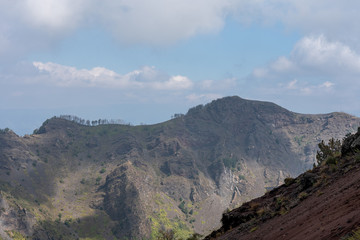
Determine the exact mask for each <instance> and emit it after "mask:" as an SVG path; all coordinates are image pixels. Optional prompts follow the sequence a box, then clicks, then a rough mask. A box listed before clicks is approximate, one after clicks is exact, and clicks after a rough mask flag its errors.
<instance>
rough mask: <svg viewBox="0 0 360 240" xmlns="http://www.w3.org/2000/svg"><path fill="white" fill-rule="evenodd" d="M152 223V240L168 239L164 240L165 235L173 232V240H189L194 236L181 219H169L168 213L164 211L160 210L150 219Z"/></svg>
mask: <svg viewBox="0 0 360 240" xmlns="http://www.w3.org/2000/svg"><path fill="white" fill-rule="evenodd" d="M150 222H151V230H152V231H151V239H152V240H158V239H166V238H162V237H163V233H164V232H165V233H170V232H172V233H173V235H171V236H173V238H170V239H187V238H189V237H190V236H191V235H192V231H191V230H190V229H189V228H188V227H187V226H186V224H185V223H184V222H183V221H181V220H180V219H179V218H175V219H169V217H168V215H167V212H166V211H165V210H164V209H160V210H159V211H158V212H156V213H155V214H153V216H152V217H150Z"/></svg>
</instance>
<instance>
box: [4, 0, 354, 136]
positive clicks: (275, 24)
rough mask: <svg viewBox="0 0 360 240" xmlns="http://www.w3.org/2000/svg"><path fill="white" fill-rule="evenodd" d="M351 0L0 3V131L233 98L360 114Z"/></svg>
mask: <svg viewBox="0 0 360 240" xmlns="http://www.w3.org/2000/svg"><path fill="white" fill-rule="evenodd" d="M358 9H360V2H358V1H353V0H350V1H346V3H345V2H344V1H335V0H327V1H325V0H318V1H316V2H314V1H310V0H302V1H300V0H293V1H288V0H287V1H285V0H266V1H265V0H258V1H245V0H192V1H189V0H171V1H169V0H150V1H149V0H122V1H115V0H102V1H100V0H86V1H85V0H72V1H70V0H63V1H57V0H48V1H41V0H20V1H7V0H0V89H1V90H2V94H1V95H0V114H1V115H0V128H5V127H9V128H11V129H13V130H14V131H15V132H16V133H18V134H20V135H23V134H25V133H31V132H32V131H33V130H34V129H35V128H38V127H39V126H40V125H41V123H42V122H43V121H44V120H46V119H47V118H50V117H52V116H54V115H60V114H73V115H77V116H79V117H82V118H85V119H90V120H92V119H99V118H108V119H110V118H112V119H123V120H124V121H126V122H131V123H133V124H140V123H149V124H150V123H157V122H161V121H165V120H168V119H169V118H170V117H171V115H172V114H174V113H186V111H187V109H188V108H190V107H192V106H195V105H198V104H204V103H208V102H210V101H212V100H214V99H217V98H220V97H224V96H229V95H238V96H240V97H243V98H247V99H254V100H265V101H272V102H275V103H277V104H279V105H281V106H283V107H285V108H287V109H289V110H291V111H295V112H302V113H325V112H333V111H344V112H348V113H350V114H353V115H356V116H360V104H358V102H359V100H360V97H359V94H358V92H359V90H360V83H359V79H360V44H359V43H358V42H359V41H358V39H359V37H360V29H359V28H358V26H357V23H358V22H359V21H360V16H359V14H358V11H357V10H358Z"/></svg>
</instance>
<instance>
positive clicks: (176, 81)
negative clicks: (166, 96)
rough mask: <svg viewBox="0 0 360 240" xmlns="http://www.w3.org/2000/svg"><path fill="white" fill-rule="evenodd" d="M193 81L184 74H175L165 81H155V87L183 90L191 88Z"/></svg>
mask: <svg viewBox="0 0 360 240" xmlns="http://www.w3.org/2000/svg"><path fill="white" fill-rule="evenodd" d="M192 86H193V82H192V81H191V80H190V79H189V78H187V77H184V76H180V75H178V76H173V77H171V78H170V79H169V80H167V81H165V82H154V84H153V87H154V88H155V89H160V90H183V89H190V88H192Z"/></svg>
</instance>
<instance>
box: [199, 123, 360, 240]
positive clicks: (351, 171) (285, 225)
mask: <svg viewBox="0 0 360 240" xmlns="http://www.w3.org/2000/svg"><path fill="white" fill-rule="evenodd" d="M359 196H360V128H359V131H358V132H357V133H356V134H354V135H352V136H349V137H348V138H346V140H345V141H344V144H343V146H342V149H341V155H340V154H334V155H333V156H329V157H327V158H324V159H323V162H322V163H321V164H320V165H319V166H318V167H316V168H314V169H312V170H308V171H306V172H305V173H303V174H301V175H300V176H299V177H297V178H295V179H293V178H287V179H286V180H285V184H284V185H282V186H280V187H278V188H276V189H274V190H272V191H270V192H268V193H266V194H265V195H264V196H262V197H260V198H257V199H254V200H252V201H250V202H247V203H244V204H243V205H242V206H241V207H239V208H237V209H234V210H233V211H231V212H228V213H225V214H224V215H223V217H222V223H223V225H222V227H221V228H220V229H219V230H217V231H214V232H213V233H212V234H211V235H209V236H208V237H206V238H205V239H207V240H210V239H219V240H220V239H226V240H231V239H242V240H248V239H266V240H279V239H292V240H312V239H319V240H322V239H323V240H332V239H342V240H355V239H359V237H360V207H359Z"/></svg>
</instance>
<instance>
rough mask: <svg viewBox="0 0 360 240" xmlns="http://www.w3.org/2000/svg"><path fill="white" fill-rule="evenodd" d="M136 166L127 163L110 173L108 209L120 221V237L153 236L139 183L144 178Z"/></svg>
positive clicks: (117, 234) (106, 195)
mask: <svg viewBox="0 0 360 240" xmlns="http://www.w3.org/2000/svg"><path fill="white" fill-rule="evenodd" d="M132 168H133V167H132V165H131V163H125V164H123V165H122V166H120V167H118V168H117V169H115V170H114V171H112V172H111V173H110V174H109V175H108V176H107V178H106V182H105V185H104V187H103V188H104V191H105V197H104V209H105V211H106V212H107V213H108V214H109V216H110V217H111V218H112V219H113V220H115V221H117V222H118V224H117V225H116V226H115V227H114V228H113V232H114V234H115V235H116V236H117V237H118V238H121V237H122V238H124V237H126V238H129V239H139V238H144V237H146V238H149V236H150V233H151V228H150V223H149V221H148V220H147V216H146V211H145V204H144V203H143V198H142V196H141V194H142V193H141V186H139V185H140V184H141V179H142V177H141V176H139V178H137V177H136V176H138V173H136V171H135V170H134V169H132Z"/></svg>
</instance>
